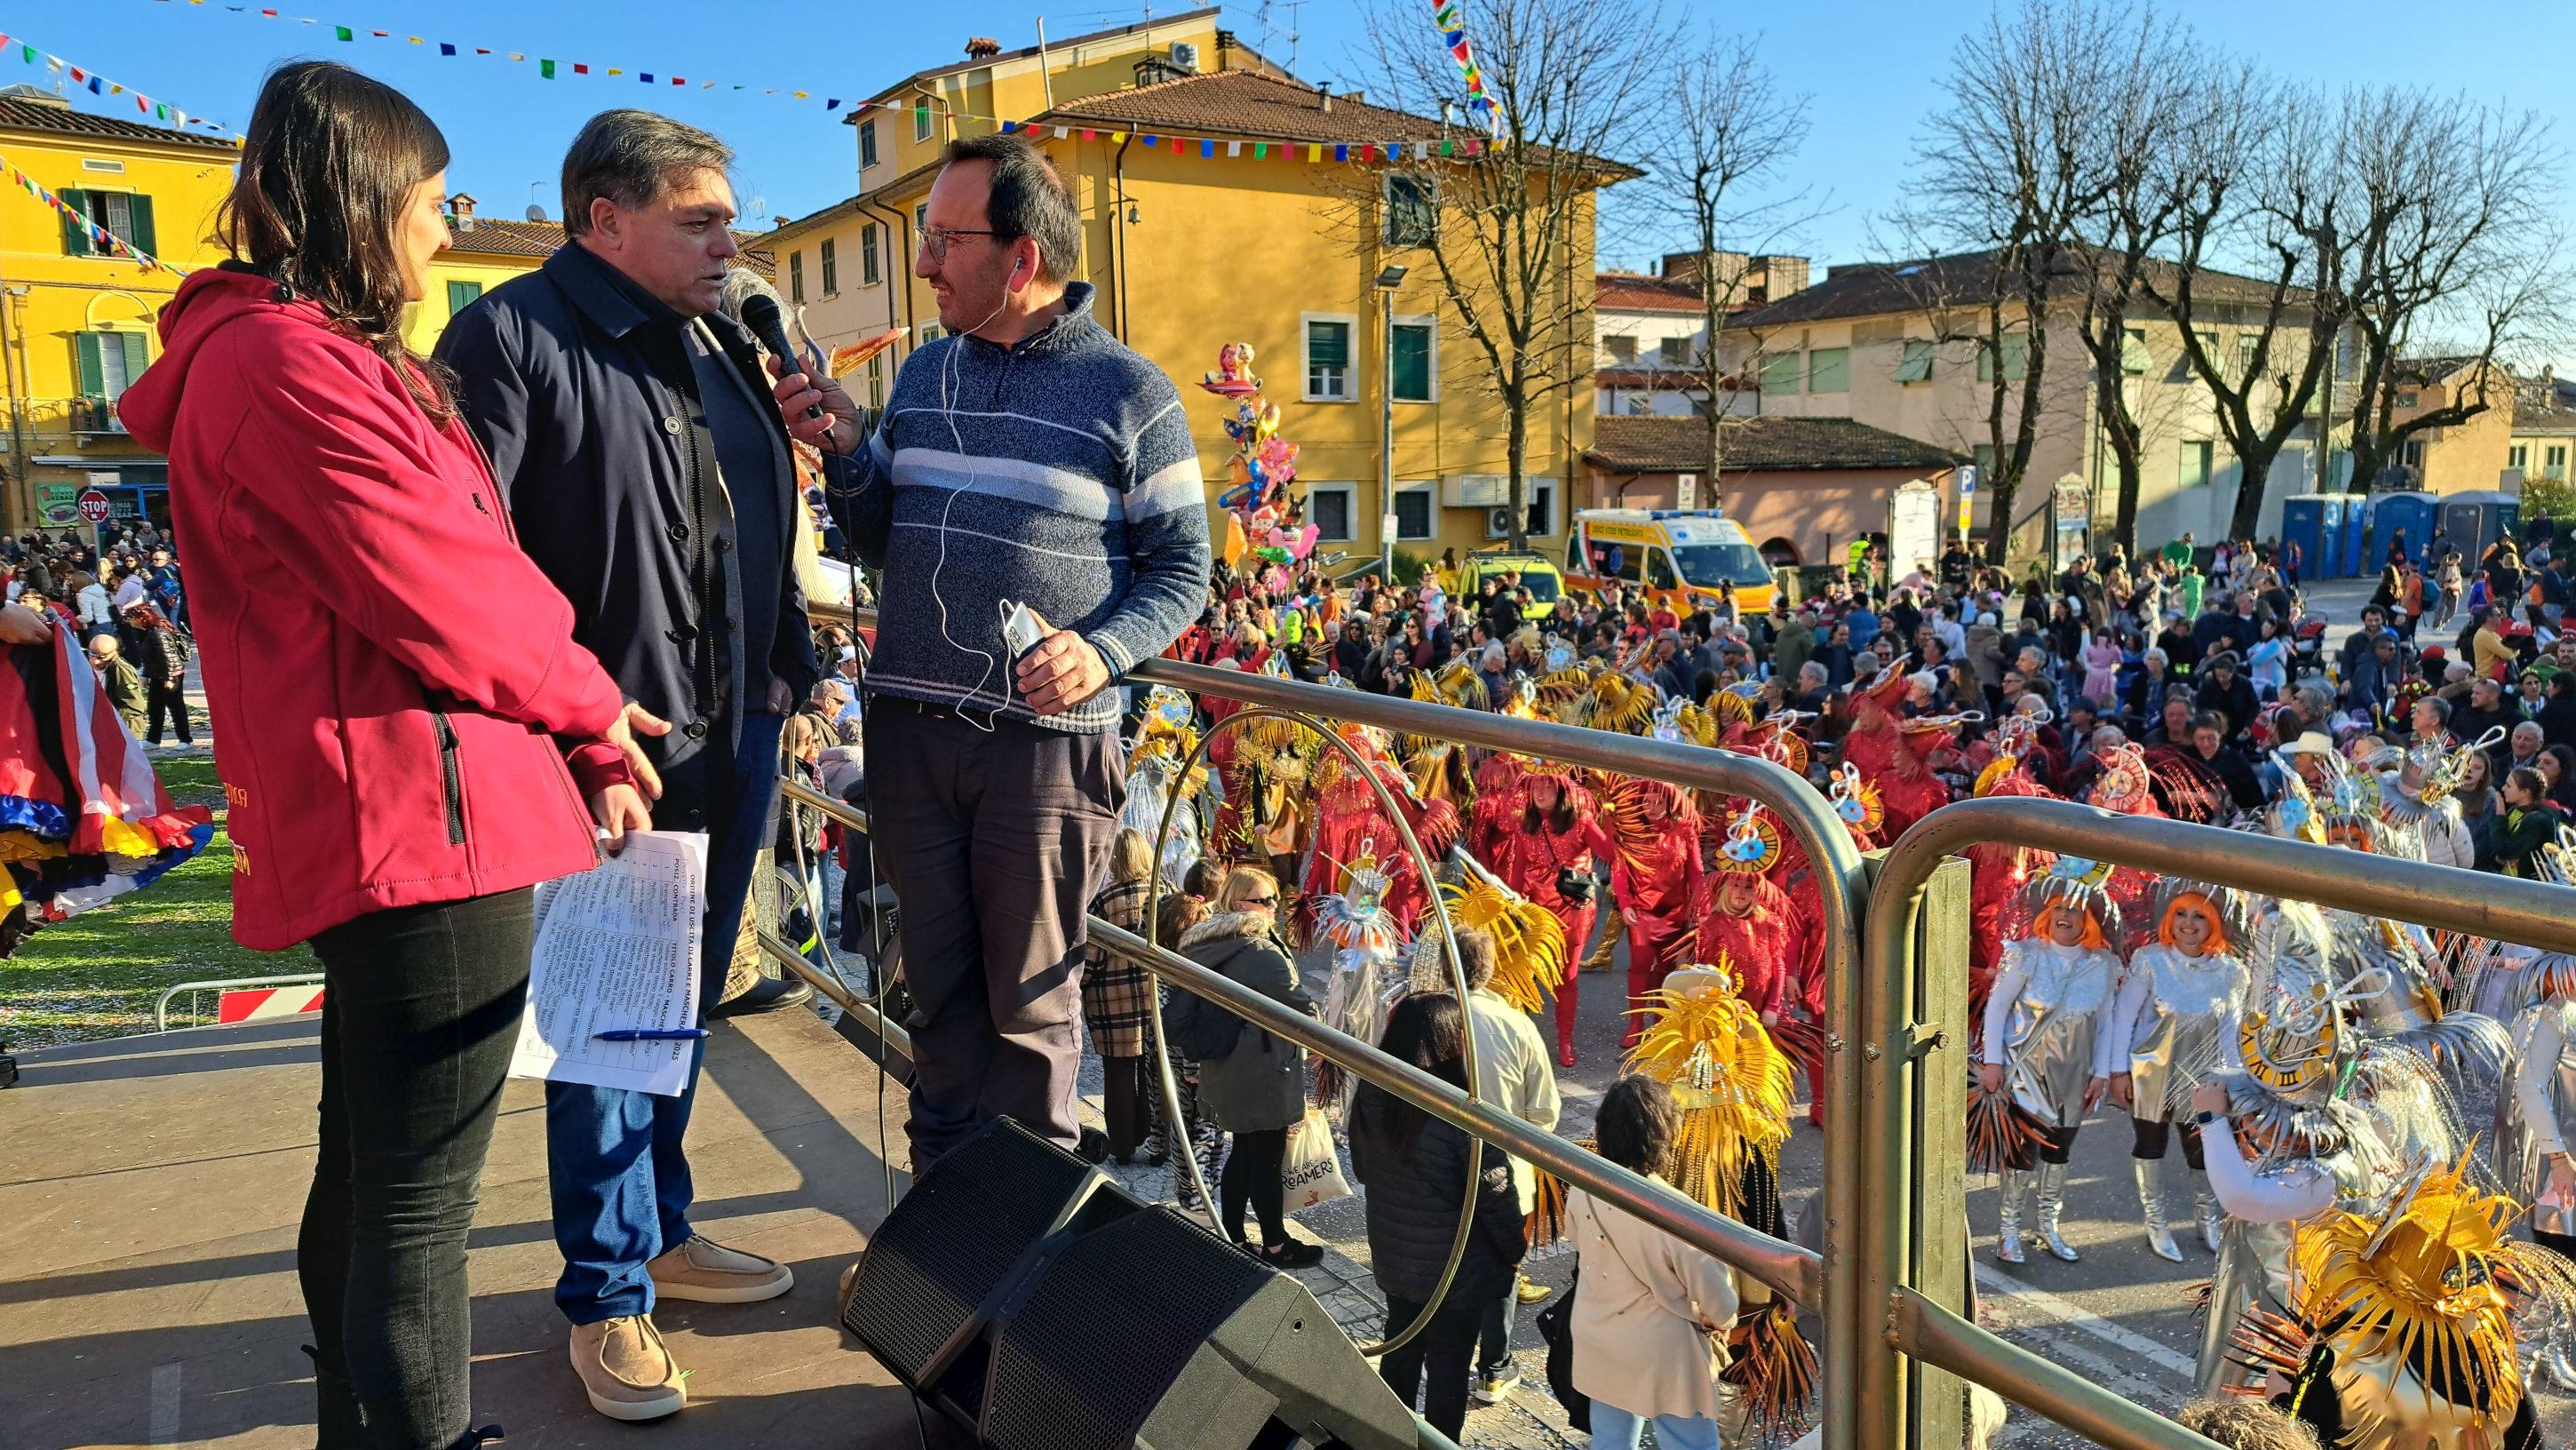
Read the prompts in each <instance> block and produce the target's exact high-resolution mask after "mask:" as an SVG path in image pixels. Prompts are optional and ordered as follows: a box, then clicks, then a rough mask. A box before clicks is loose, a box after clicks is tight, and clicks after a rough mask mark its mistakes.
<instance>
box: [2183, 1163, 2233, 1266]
mask: <svg viewBox="0 0 2576 1450" xmlns="http://www.w3.org/2000/svg"><path fill="white" fill-rule="evenodd" d="M2191 1176H2192V1179H2193V1180H2194V1181H2195V1182H2196V1183H2197V1184H2198V1185H2199V1188H2198V1191H2197V1192H2196V1193H2194V1195H2193V1197H2192V1201H2191V1214H2192V1218H2193V1219H2194V1220H2195V1221H2196V1222H2198V1223H2199V1225H2200V1241H2201V1242H2202V1243H2204V1244H2207V1245H2208V1246H2209V1251H2210V1252H2211V1253H2213V1254H2214V1253H2217V1252H2218V1245H2219V1244H2220V1242H2221V1241H2222V1239H2223V1237H2224V1235H2223V1234H2222V1232H2221V1230H2222V1229H2223V1228H2224V1227H2225V1226H2226V1218H2227V1214H2226V1211H2225V1210H2223V1209H2221V1208H2220V1207H2219V1206H2218V1195H2217V1194H2215V1193H2212V1192H2210V1191H2209V1174H2208V1173H2206V1172H2204V1171H2201V1170H2198V1169H2195V1170H2193V1172H2192V1175H2191Z"/></svg>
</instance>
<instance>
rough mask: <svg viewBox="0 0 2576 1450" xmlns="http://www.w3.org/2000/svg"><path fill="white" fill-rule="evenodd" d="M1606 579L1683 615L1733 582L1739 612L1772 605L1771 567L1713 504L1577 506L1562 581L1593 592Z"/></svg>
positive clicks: (1712, 599) (1756, 611)
mask: <svg viewBox="0 0 2576 1450" xmlns="http://www.w3.org/2000/svg"><path fill="white" fill-rule="evenodd" d="M1612 579H1618V580H1621V581H1622V582H1624V583H1625V584H1627V585H1628V586H1629V587H1630V588H1631V589H1632V590H1633V589H1635V588H1636V587H1637V586H1639V585H1642V586H1644V592H1645V593H1646V595H1647V597H1649V598H1651V599H1653V600H1655V601H1656V602H1658V603H1669V604H1670V605H1671V607H1672V611H1673V612H1674V613H1675V614H1682V615H1687V614H1689V613H1690V612H1691V611H1693V610H1695V609H1698V608H1700V607H1702V606H1704V605H1706V606H1714V605H1715V604H1716V603H1717V599H1718V592H1717V587H1718V585H1719V584H1721V583H1724V584H1731V585H1733V586H1735V607H1736V610H1737V611H1738V615H1739V617H1749V616H1752V615H1755V614H1760V613H1762V612H1764V611H1765V610H1768V609H1769V608H1770V607H1771V597H1772V593H1773V590H1774V585H1773V581H1772V577H1771V566H1770V565H1769V564H1768V563H1766V562H1764V561H1763V558H1762V555H1761V553H1760V552H1759V551H1757V550H1756V549H1755V548H1754V547H1753V543H1752V541H1751V540H1750V539H1747V538H1746V537H1745V536H1744V529H1743V527H1742V526H1741V525H1739V524H1737V523H1736V522H1735V521H1734V520H1732V519H1729V518H1727V517H1726V516H1725V515H1724V514H1723V513H1721V512H1719V511H1718V510H1716V509H1582V510H1579V511H1577V512H1576V513H1575V515H1574V529H1573V532H1572V534H1571V535H1570V536H1569V538H1568V540H1567V543H1566V547H1565V582H1566V585H1567V587H1569V588H1573V589H1582V590H1586V591H1590V592H1593V593H1598V592H1600V589H1601V586H1602V585H1604V584H1606V583H1608V582H1609V581H1610V580H1612Z"/></svg>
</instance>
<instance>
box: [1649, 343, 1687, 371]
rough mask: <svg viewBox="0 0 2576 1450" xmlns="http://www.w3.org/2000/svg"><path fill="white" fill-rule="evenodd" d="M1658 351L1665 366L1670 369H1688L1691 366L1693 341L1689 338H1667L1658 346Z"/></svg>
mask: <svg viewBox="0 0 2576 1450" xmlns="http://www.w3.org/2000/svg"><path fill="white" fill-rule="evenodd" d="M1656 349H1657V352H1658V353H1659V355H1660V356H1661V358H1662V361H1663V364H1664V366H1666V367H1668V368H1686V367H1689V366H1690V365H1691V340H1690V339H1689V338H1687V337H1668V338H1665V339H1664V340H1663V341H1662V342H1660V343H1658V344H1656Z"/></svg>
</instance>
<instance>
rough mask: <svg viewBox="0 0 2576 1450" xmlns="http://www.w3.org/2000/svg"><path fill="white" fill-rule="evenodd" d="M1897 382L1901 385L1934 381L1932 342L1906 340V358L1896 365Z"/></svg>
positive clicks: (1915, 339) (1914, 339) (1917, 339)
mask: <svg viewBox="0 0 2576 1450" xmlns="http://www.w3.org/2000/svg"><path fill="white" fill-rule="evenodd" d="M1896 380H1897V381H1898V382H1900V383H1928V382H1930V381H1932V344H1931V343H1930V342H1928V341H1926V340H1924V339H1922V338H1907V339H1906V341H1905V356H1904V357H1903V358H1902V359H1900V360H1899V361H1898V362H1897V364H1896Z"/></svg>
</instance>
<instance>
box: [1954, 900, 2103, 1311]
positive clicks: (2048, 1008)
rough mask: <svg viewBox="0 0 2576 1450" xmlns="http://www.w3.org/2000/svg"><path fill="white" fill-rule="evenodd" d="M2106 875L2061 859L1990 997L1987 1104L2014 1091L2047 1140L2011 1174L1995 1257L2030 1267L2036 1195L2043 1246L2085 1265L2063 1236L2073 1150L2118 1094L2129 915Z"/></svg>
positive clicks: (2031, 1145)
mask: <svg viewBox="0 0 2576 1450" xmlns="http://www.w3.org/2000/svg"><path fill="white" fill-rule="evenodd" d="M2110 876H2111V870H2110V868H2109V867H2108V866H2107V865H2104V864H2101V863H2097V862H2092V861H2085V860H2081V859H2079V858H2076V857H2073V856H2060V857H2058V858H2056V859H2055V860H2054V861H2052V862H2051V863H2050V864H2049V866H2048V868H2047V869H2046V870H2045V871H2044V872H2042V873H2040V874H2038V875H2036V876H2034V877H2033V878H2032V879H2031V881H2030V884H2029V885H2028V886H2026V887H2024V888H2023V892H2022V902H2023V905H2024V906H2025V908H2026V909H2028V910H2029V912H2030V913H2031V918H2030V926H2029V929H2028V932H2027V934H2026V935H2024V936H2023V937H2022V938H2021V939H2020V940H2017V941H2011V942H2007V943H2005V945H2004V956H2003V964H2002V967H2001V968H2000V970H1998V971H1997V972H1996V974H1995V985H1994V989H1993V990H1992V991H1991V992H1990V993H1988V994H1987V997H1986V1016H1985V1033H1984V1039H1985V1053H1984V1062H1983V1065H1982V1066H1981V1067H1980V1068H1979V1071H1980V1073H1981V1074H1982V1075H1983V1078H1984V1086H1985V1090H1986V1091H1987V1092H1990V1093H1991V1092H2001V1091H2004V1090H2005V1089H2006V1087H2007V1085H2009V1087H2010V1091H2011V1093H2012V1099H2013V1107H2014V1110H2015V1112H2016V1113H2018V1114H2020V1115H2022V1116H2024V1117H2026V1118H2027V1119H2028V1120H2029V1121H2030V1123H2031V1124H2032V1125H2033V1126H2035V1127H2036V1128H2037V1129H2038V1130H2039V1132H2038V1134H2037V1135H2035V1136H2036V1137H2037V1139H2038V1141H2035V1142H2025V1144H2024V1145H2023V1147H2022V1148H2021V1150H2020V1153H2021V1159H2020V1161H2018V1162H2008V1163H2007V1164H2006V1165H2005V1166H2004V1168H2003V1171H2002V1174H2001V1177H2002V1180H2003V1185H2002V1186H2003V1213H2002V1222H2001V1225H2000V1227H1999V1229H1998V1231H1997V1237H1996V1241H1995V1257H1996V1258H1997V1259H1998V1260H2000V1261H2002V1262H2004V1263H2007V1264H2018V1263H2022V1262H2025V1260H2024V1258H2023V1256H2022V1241H2021V1209H2022V1200H2023V1198H2024V1196H2025V1195H2026V1194H2027V1193H2028V1192H2029V1191H2030V1189H2031V1188H2032V1186H2033V1184H2034V1183H2035V1184H2036V1186H2037V1188H2038V1206H2039V1234H2040V1241H2041V1242H2042V1243H2044V1244H2045V1245H2047V1248H2048V1251H2049V1252H2050V1253H2051V1254H2053V1255H2055V1256H2057V1257H2058V1258H2060V1259H2062V1260H2064V1261H2066V1262H2067V1263H2070V1264H2071V1263H2074V1262H2075V1261H2076V1259H2077V1258H2078V1257H2079V1255H2077V1253H2076V1252H2075V1250H2074V1248H2073V1247H2072V1246H2071V1245H2069V1244H2068V1243H2067V1242H2066V1239H2065V1238H2064V1236H2063V1235H2061V1234H2060V1233H2059V1232H2058V1216H2059V1214H2060V1212H2061V1211H2062V1210H2063V1208H2064V1206H2065V1201H2066V1164H2067V1155H2068V1150H2069V1149H2071V1148H2072V1147H2073V1146H2074V1144H2075V1133H2076V1130H2077V1129H2078V1128H2080V1127H2082V1126H2083V1123H2084V1115H2085V1114H2086V1113H2089V1112H2091V1111H2092V1110H2093V1107H2094V1105H2095V1104H2097V1103H2099V1102H2100V1101H2101V1100H2102V1094H2103V1093H2104V1092H2105V1091H2107V1090H2108V1089H2109V1087H2110V1074H2111V1067H2112V1051H2111V1044H2112V1036H2111V1034H2110V1033H2109V1032H2106V1031H2104V1030H2102V1029H2103V1023H2104V1021H2105V1020H2106V1019H2107V1017H2108V1016H2109V1008H2110V1005H2111V999H2112V993H2113V991H2114V989H2115V987H2116V986H2117V984H2118V982H2119V980H2120V958H2119V955H2118V953H2116V952H2114V951H2112V950H2111V948H2110V945H2109V944H2110V943H2111V942H2113V941H2116V940H2118V939H2119V934H2120V912H2119V908H2118V907H2117V906H2115V905H2114V904H2113V903H2112V901H2111V898H2110V896H2109V894H2108V893H2107V891H2106V890H2105V889H2104V888H2105V883H2107V882H2108V881H2109V879H2110Z"/></svg>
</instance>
